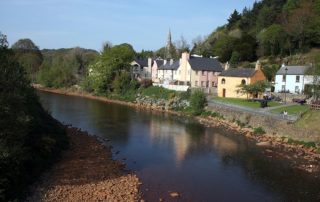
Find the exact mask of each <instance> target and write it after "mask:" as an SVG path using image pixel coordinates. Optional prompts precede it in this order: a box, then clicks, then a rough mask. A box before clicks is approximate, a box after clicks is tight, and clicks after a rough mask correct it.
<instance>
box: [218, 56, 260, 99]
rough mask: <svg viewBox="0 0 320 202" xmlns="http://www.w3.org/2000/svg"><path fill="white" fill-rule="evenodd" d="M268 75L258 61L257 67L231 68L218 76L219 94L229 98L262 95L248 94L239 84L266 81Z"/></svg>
mask: <svg viewBox="0 0 320 202" xmlns="http://www.w3.org/2000/svg"><path fill="white" fill-rule="evenodd" d="M265 80H266V77H265V75H264V73H263V72H262V70H261V63H260V62H259V61H257V63H256V67H255V68H254V69H251V68H243V69H239V68H229V66H228V65H226V68H225V71H223V72H222V73H221V74H220V75H219V76H218V96H219V97H229V98H248V97H260V96H261V95H247V94H244V93H242V92H241V91H240V88H239V85H241V84H242V85H249V84H253V83H255V82H257V81H265Z"/></svg>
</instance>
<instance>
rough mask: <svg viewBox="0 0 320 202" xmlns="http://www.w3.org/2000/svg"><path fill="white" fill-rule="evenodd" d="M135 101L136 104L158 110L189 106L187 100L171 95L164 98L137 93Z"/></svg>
mask: <svg viewBox="0 0 320 202" xmlns="http://www.w3.org/2000/svg"><path fill="white" fill-rule="evenodd" d="M135 103H136V104H137V105H138V106H143V107H146V108H153V109H159V110H171V109H176V108H185V107H188V106H189V101H187V100H183V99H181V98H180V97H173V98H171V99H169V100H166V99H158V98H154V97H149V96H142V95H138V97H137V98H136V102H135Z"/></svg>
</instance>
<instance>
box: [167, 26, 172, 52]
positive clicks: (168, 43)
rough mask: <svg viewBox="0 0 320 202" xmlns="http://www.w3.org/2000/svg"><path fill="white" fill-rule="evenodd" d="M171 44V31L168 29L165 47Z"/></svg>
mask: <svg viewBox="0 0 320 202" xmlns="http://www.w3.org/2000/svg"><path fill="white" fill-rule="evenodd" d="M170 44H171V30H170V28H169V33H168V39H167V47H168V46H169V45H170Z"/></svg>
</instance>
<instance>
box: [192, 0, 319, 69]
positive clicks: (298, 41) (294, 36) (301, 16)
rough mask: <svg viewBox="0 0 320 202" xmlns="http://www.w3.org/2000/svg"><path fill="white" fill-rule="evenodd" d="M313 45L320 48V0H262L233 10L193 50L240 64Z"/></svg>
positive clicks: (281, 54)
mask: <svg viewBox="0 0 320 202" xmlns="http://www.w3.org/2000/svg"><path fill="white" fill-rule="evenodd" d="M312 48H320V0H262V1H259V2H255V3H254V4H253V6H252V8H244V9H243V10H242V11H241V12H239V11H237V10H234V12H233V13H232V14H231V15H230V17H229V19H228V23H227V24H226V25H223V26H221V27H219V28H217V29H216V30H215V31H214V32H212V33H211V34H210V35H209V36H208V37H206V38H205V39H201V38H200V39H197V40H194V47H193V50H192V52H193V53H195V54H199V55H204V56H219V58H220V60H221V62H226V61H230V63H231V64H237V63H238V62H242V61H254V60H256V59H257V58H258V57H259V58H260V57H266V56H267V57H268V56H279V57H285V56H288V55H292V54H295V53H304V52H308V51H309V50H310V49H312Z"/></svg>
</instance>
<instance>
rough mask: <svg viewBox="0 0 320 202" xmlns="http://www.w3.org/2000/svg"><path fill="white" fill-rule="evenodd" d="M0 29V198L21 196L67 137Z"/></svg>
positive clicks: (11, 198)
mask: <svg viewBox="0 0 320 202" xmlns="http://www.w3.org/2000/svg"><path fill="white" fill-rule="evenodd" d="M5 41H6V37H5V36H4V35H2V34H1V33H0V64H1V66H0V117H1V119H0V128H1V130H0V201H10V200H14V199H18V198H20V197H21V196H22V195H23V194H24V192H25V189H26V187H27V185H28V184H29V183H30V182H32V181H34V179H35V178H36V177H38V176H39V173H40V171H43V170H44V169H45V168H46V167H47V166H48V165H49V164H50V163H51V162H52V160H53V159H54V158H55V157H57V155H58V154H59V151H60V150H61V149H62V148H64V147H65V146H66V143H67V139H66V136H65V134H64V130H63V129H62V127H61V126H60V125H59V124H58V123H57V122H56V121H55V120H54V119H53V118H52V117H51V116H50V115H49V114H48V113H47V112H46V111H45V110H44V109H43V108H42V106H41V104H40V102H39V99H38V97H37V95H36V93H35V91H34V89H33V88H32V87H31V85H30V82H29V80H28V79H27V78H26V73H25V70H24V69H23V67H21V66H20V64H19V62H17V60H16V57H15V54H14V52H13V51H12V50H10V49H8V47H7V44H8V43H7V42H5Z"/></svg>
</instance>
